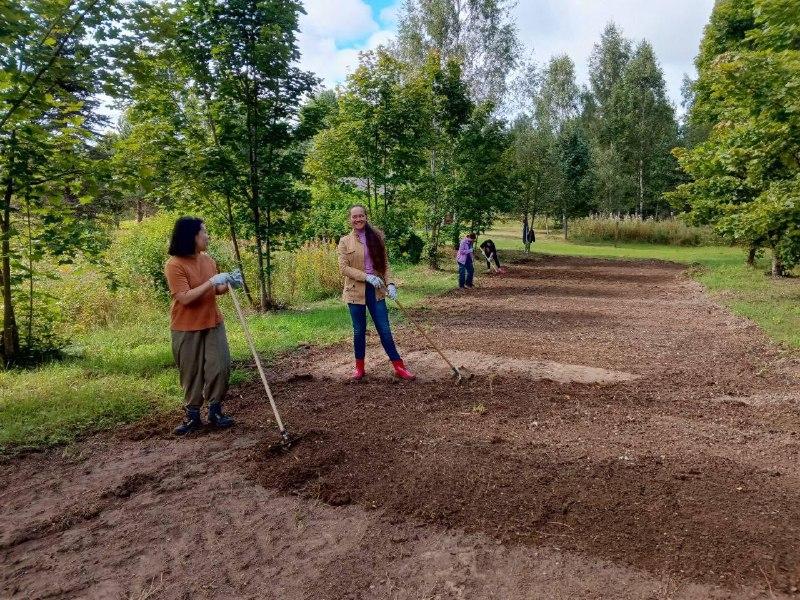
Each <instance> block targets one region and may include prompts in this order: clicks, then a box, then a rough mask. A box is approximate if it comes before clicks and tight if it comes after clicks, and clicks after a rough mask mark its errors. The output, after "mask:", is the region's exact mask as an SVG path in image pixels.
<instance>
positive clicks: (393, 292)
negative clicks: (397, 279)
mask: <svg viewBox="0 0 800 600" xmlns="http://www.w3.org/2000/svg"><path fill="white" fill-rule="evenodd" d="M386 295H387V296H389V298H391V299H392V300H397V286H396V285H395V284H393V283H390V284H389V287H387V288H386Z"/></svg>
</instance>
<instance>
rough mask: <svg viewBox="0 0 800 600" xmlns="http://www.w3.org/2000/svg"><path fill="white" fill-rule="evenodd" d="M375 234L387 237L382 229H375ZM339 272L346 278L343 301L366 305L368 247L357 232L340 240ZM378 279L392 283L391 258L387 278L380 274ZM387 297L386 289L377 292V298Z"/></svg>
mask: <svg viewBox="0 0 800 600" xmlns="http://www.w3.org/2000/svg"><path fill="white" fill-rule="evenodd" d="M373 229H374V230H375V232H376V233H377V234H378V235H379V236H381V239H382V240H384V246H385V245H386V243H385V237H384V235H383V232H382V231H381V230H380V229H376V228H374V227H373ZM338 252H339V272H340V273H341V274H342V275H343V276H344V292H343V293H342V300H344V301H345V302H347V303H348V304H366V299H365V295H366V289H367V285H366V283H364V282H365V281H366V279H367V274H366V273H365V272H364V252H366V246H364V245H363V244H362V243H361V240H359V239H358V236H357V235H356V234H355V232H353V231H351V232H350V233H349V234H347V235H345V236H342V239H341V240H339V249H338ZM378 277H380V278H381V279H383V281H384V282H385V283H386V284H387V285H388V284H389V283H391V282H392V279H391V278H392V270H391V268H390V267H389V257H388V256H387V257H386V273H385V276H382V275H380V274H378ZM385 297H386V288H385V287H384V288H381V289H379V290H375V298H376V299H377V300H383V299H384V298H385Z"/></svg>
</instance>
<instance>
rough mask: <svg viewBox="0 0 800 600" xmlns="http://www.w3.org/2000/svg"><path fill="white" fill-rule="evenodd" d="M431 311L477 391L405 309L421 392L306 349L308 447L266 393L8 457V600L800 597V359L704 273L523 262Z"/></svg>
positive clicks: (293, 384)
mask: <svg viewBox="0 0 800 600" xmlns="http://www.w3.org/2000/svg"><path fill="white" fill-rule="evenodd" d="M401 289H402V288H401ZM343 310H344V308H343ZM410 316H411V317H412V318H413V319H414V320H415V321H417V322H419V323H420V324H421V325H423V326H424V327H425V328H426V329H427V330H428V331H429V332H430V334H431V336H432V337H433V338H434V339H435V340H437V341H438V342H439V344H440V346H441V347H442V349H443V350H444V352H445V354H446V355H447V356H448V358H450V360H451V361H452V362H453V363H454V364H455V365H456V366H458V367H463V371H464V374H465V375H472V377H471V378H469V379H465V381H462V382H461V384H460V385H458V384H456V383H455V382H454V381H453V380H452V379H451V378H450V374H451V372H450V369H449V367H448V366H447V365H446V364H445V363H444V362H443V361H442V360H441V359H440V357H439V356H438V355H437V354H436V353H435V352H434V351H433V350H432V349H430V348H428V347H427V346H426V342H425V340H424V338H422V336H420V335H419V334H418V333H417V332H416V330H415V329H414V328H413V327H412V326H411V324H410V323H408V322H405V323H402V324H401V323H398V321H397V319H398V318H399V315H397V314H396V313H395V315H394V318H395V329H396V334H397V341H398V346H399V347H400V348H401V351H402V352H403V354H404V357H405V358H406V362H407V364H408V365H409V367H410V368H411V369H412V370H413V371H415V372H416V373H417V375H418V380H417V381H415V382H410V383H408V382H402V383H400V382H398V381H396V380H394V379H393V378H392V377H391V369H390V366H389V365H388V361H387V360H386V358H385V356H384V355H383V353H382V350H381V349H380V345H379V343H378V341H377V337H375V336H371V337H370V339H369V347H370V348H369V351H368V357H367V370H368V377H367V378H366V379H365V381H364V382H362V383H358V384H351V383H348V382H347V375H348V373H349V370H350V367H351V365H350V348H349V345H341V346H336V347H332V348H324V349H321V348H313V349H305V350H300V351H297V352H296V353H294V354H292V355H289V356H286V357H284V358H283V359H282V360H281V362H279V363H278V364H275V365H273V366H272V368H271V369H270V370H269V373H268V375H269V377H270V379H271V381H274V386H273V392H274V394H275V397H276V400H277V402H278V404H279V407H280V409H281V411H282V416H283V417H284V420H285V421H286V422H287V423H288V426H289V429H290V431H291V432H293V433H298V434H303V436H304V437H303V438H302V439H301V440H300V442H299V443H298V444H297V445H296V446H295V447H293V448H292V449H291V450H290V451H288V452H286V453H282V454H275V453H271V452H269V451H268V446H269V445H270V444H271V443H273V442H275V441H276V439H277V434H276V431H275V425H274V421H273V420H272V415H271V412H270V410H269V407H268V405H267V404H266V402H265V397H264V392H263V388H262V387H261V384H260V381H259V380H258V378H255V379H254V380H253V382H251V383H248V384H246V385H243V386H240V387H238V388H235V389H232V390H231V392H230V401H229V403H228V411H229V412H230V413H232V414H233V415H234V416H235V417H236V418H237V421H238V423H237V426H236V427H235V428H234V429H233V430H231V431H225V432H208V433H203V434H200V435H197V436H194V437H192V438H190V439H186V440H176V439H173V438H172V437H171V436H170V433H169V432H170V429H171V427H172V426H173V425H174V423H172V422H169V423H167V422H156V421H155V420H154V421H153V422H150V423H144V424H140V425H137V426H135V427H130V428H127V429H124V430H121V431H116V432H110V433H105V434H101V435H97V436H94V437H92V438H89V439H86V440H84V441H83V442H81V443H78V444H75V445H72V446H69V447H67V448H58V449H54V450H50V451H47V452H43V453H36V454H28V455H26V456H21V457H19V456H18V457H14V458H7V459H5V461H4V462H3V463H1V464H0V506H2V508H0V598H138V599H144V598H254V599H255V598H259V599H261V598H276V599H281V600H284V599H290V600H291V599H300V598H308V599H315V600H316V599H331V600H333V599H340V598H369V599H389V598H391V599H395V598H396V599H408V600H411V599H414V600H419V599H423V598H424V599H445V598H447V599H450V598H453V599H455V598H465V599H482V598H496V599H498V600H500V599H503V600H506V599H523V598H525V599H529V598H541V599H551V598H564V599H567V598H609V599H610V598H614V599H616V598H637V599H639V598H642V599H644V598H654V599H656V598H659V599H660V598H676V599H677V598H736V599H738V598H780V597H798V596H800V593H798V588H800V492H799V491H798V490H800V377H798V373H800V369H798V364H799V363H800V361H798V358H797V356H796V354H792V353H790V352H788V351H785V350H781V349H780V348H779V347H777V346H775V345H773V344H772V343H770V342H769V341H768V340H767V339H766V337H765V336H764V334H763V333H761V331H760V330H759V329H758V328H757V327H756V326H755V325H753V324H751V323H749V322H748V321H746V320H743V319H741V318H738V317H735V316H733V315H731V313H730V312H729V311H727V310H726V309H724V308H722V307H720V306H719V305H718V304H716V303H715V302H714V301H713V300H712V299H711V298H709V297H708V296H707V295H706V294H705V293H704V292H703V290H702V288H701V287H700V286H699V285H698V284H696V283H694V282H693V281H691V280H690V279H688V278H687V277H686V276H685V275H684V273H683V270H682V268H681V267H680V266H677V265H672V264H667V263H661V262H641V261H640V262H630V261H606V260H592V259H578V258H555V257H541V256H537V257H535V258H523V256H522V255H518V258H517V262H516V263H515V264H513V265H511V266H510V267H509V269H508V271H507V272H506V273H504V274H500V275H493V276H488V275H486V276H482V275H481V276H479V277H478V280H477V287H476V288H475V289H474V290H471V291H467V292H459V291H456V290H454V291H452V292H451V293H448V294H446V295H444V296H442V297H438V298H435V299H432V300H429V301H428V302H427V303H426V305H425V306H423V307H420V308H417V309H415V310H414V311H412V313H411V315H410ZM177 419H179V417H178V416H177V415H176V417H175V420H177Z"/></svg>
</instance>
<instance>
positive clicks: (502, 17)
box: [396, 0, 518, 106]
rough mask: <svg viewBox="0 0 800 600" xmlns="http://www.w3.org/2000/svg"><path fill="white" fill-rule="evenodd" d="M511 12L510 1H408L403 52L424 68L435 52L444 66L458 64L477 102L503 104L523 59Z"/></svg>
mask: <svg viewBox="0 0 800 600" xmlns="http://www.w3.org/2000/svg"><path fill="white" fill-rule="evenodd" d="M511 8H512V4H511V3H509V2H507V1H505V0H405V3H404V4H403V8H402V12H401V16H400V25H399V31H398V37H397V44H396V50H397V53H398V55H399V56H400V58H401V60H403V61H404V62H408V63H410V64H412V65H416V66H417V67H420V68H421V67H423V66H424V65H425V63H426V62H427V61H428V59H429V57H430V56H431V55H432V53H434V54H435V55H436V56H438V57H439V59H440V61H441V62H440V67H441V68H444V67H445V65H447V63H448V62H451V61H453V62H455V63H457V64H458V65H460V67H461V71H462V75H463V79H464V82H465V84H466V86H467V88H468V89H469V91H470V97H471V98H472V100H473V101H475V102H476V103H478V104H480V103H482V102H491V103H492V104H493V105H494V106H498V105H499V104H500V103H501V102H502V100H503V97H504V94H505V92H506V80H507V77H508V74H509V73H510V71H511V70H512V69H513V68H514V66H515V64H516V61H517V55H518V43H517V38H516V28H515V26H514V24H513V23H512V22H511V16H510V13H511Z"/></svg>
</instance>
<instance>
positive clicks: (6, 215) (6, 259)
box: [0, 131, 19, 366]
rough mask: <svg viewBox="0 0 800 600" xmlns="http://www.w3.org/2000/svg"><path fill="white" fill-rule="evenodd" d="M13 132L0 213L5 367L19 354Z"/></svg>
mask: <svg viewBox="0 0 800 600" xmlns="http://www.w3.org/2000/svg"><path fill="white" fill-rule="evenodd" d="M15 139H16V135H15V132H13V131H12V132H11V144H10V158H9V165H8V175H7V177H6V186H5V191H4V193H3V211H2V213H0V239H2V243H0V257H2V270H1V274H0V286H2V290H3V343H2V347H1V348H0V352H1V353H2V356H3V362H4V363H5V365H6V366H8V365H10V364H11V363H13V362H14V360H15V359H16V358H17V355H18V354H19V330H18V329H17V320H16V317H15V316H14V304H13V303H12V302H11V198H12V196H13V195H14V142H15Z"/></svg>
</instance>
